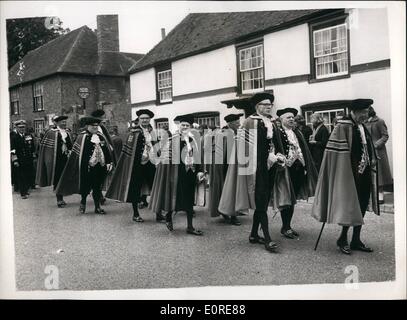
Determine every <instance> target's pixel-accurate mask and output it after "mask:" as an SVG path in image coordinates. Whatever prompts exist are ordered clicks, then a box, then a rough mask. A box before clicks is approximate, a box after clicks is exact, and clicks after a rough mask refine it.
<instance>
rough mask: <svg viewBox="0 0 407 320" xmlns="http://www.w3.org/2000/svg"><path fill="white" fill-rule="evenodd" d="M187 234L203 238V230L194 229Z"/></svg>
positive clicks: (188, 230)
mask: <svg viewBox="0 0 407 320" xmlns="http://www.w3.org/2000/svg"><path fill="white" fill-rule="evenodd" d="M187 233H188V234H193V235H195V236H202V235H203V232H202V231H201V230H198V229H195V228H192V229H189V228H188V229H187Z"/></svg>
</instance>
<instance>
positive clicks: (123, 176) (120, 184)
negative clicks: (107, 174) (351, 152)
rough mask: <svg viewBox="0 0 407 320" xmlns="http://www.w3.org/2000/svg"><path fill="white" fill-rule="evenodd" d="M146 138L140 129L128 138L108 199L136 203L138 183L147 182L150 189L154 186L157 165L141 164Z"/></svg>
mask: <svg viewBox="0 0 407 320" xmlns="http://www.w3.org/2000/svg"><path fill="white" fill-rule="evenodd" d="M145 141H146V140H145V137H144V134H143V130H142V129H141V128H140V127H137V128H135V130H134V131H132V132H130V133H129V134H128V136H127V138H126V143H125V144H124V146H123V148H122V152H121V154H120V157H119V161H118V162H117V167H116V169H115V171H114V174H113V177H112V181H111V183H110V186H109V188H108V190H107V192H106V197H107V198H111V199H116V200H119V201H122V202H134V201H137V200H138V199H134V197H137V198H138V197H139V195H134V194H133V193H134V192H133V188H135V184H136V183H142V181H147V184H148V187H149V189H151V187H152V184H153V179H154V175H155V165H154V164H152V163H151V162H147V163H146V164H144V165H142V164H141V158H142V154H143V151H144V147H145ZM140 192H141V190H140Z"/></svg>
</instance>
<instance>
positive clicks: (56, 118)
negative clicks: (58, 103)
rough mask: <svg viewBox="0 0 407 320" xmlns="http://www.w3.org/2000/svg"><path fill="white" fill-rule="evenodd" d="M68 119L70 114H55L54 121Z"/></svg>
mask: <svg viewBox="0 0 407 320" xmlns="http://www.w3.org/2000/svg"><path fill="white" fill-rule="evenodd" d="M66 119H68V116H55V117H53V118H52V121H54V122H58V121H62V120H66Z"/></svg>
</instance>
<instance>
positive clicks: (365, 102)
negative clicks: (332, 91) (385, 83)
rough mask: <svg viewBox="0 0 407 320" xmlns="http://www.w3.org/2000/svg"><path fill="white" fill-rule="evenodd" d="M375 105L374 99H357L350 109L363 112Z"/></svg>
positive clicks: (353, 101)
mask: <svg viewBox="0 0 407 320" xmlns="http://www.w3.org/2000/svg"><path fill="white" fill-rule="evenodd" d="M372 104H373V100H372V99H355V100H352V102H351V104H350V106H349V109H350V110H362V109H366V108H369V107H370V106H371V105H372Z"/></svg>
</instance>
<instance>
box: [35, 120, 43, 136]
mask: <svg viewBox="0 0 407 320" xmlns="http://www.w3.org/2000/svg"><path fill="white" fill-rule="evenodd" d="M38 123H42V128H39V127H41V126H38ZM33 124H34V132H35V135H36V136H37V137H39V135H40V133H41V132H44V131H45V119H34V123H33Z"/></svg>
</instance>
